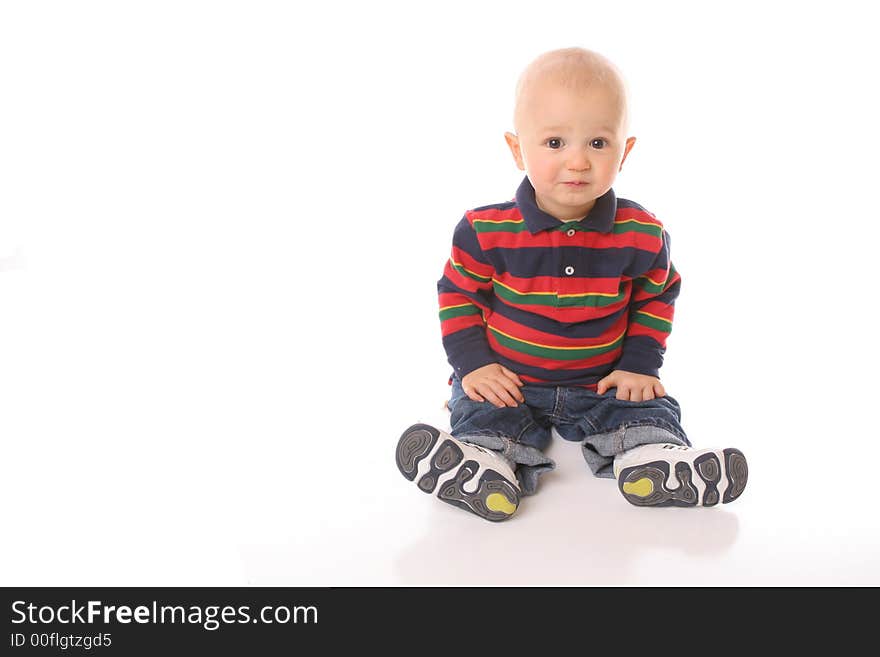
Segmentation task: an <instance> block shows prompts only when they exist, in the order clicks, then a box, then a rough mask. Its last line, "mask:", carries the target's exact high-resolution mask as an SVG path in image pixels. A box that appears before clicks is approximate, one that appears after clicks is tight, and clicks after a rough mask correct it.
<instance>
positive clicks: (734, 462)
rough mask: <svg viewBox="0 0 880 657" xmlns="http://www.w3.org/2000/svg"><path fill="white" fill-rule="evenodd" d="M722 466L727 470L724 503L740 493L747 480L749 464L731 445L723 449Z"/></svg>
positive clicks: (731, 500) (732, 499)
mask: <svg viewBox="0 0 880 657" xmlns="http://www.w3.org/2000/svg"><path fill="white" fill-rule="evenodd" d="M724 467H725V468H726V470H727V490H725V491H724V500H723V502H724V504H727V503H728V502H733V501H734V500H735V499H736V498H738V497H739V496H740V495H742V492H743V490H745V487H746V483H747V482H748V480H749V464H748V463H747V462H746V457H745V455H743V453H742V452H741V451H739V450H738V449H735V448H733V447H729V448H727V449H725V450H724Z"/></svg>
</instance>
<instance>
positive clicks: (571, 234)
mask: <svg viewBox="0 0 880 657" xmlns="http://www.w3.org/2000/svg"><path fill="white" fill-rule="evenodd" d="M574 233H575V230H574V228H569V229H568V231H567V232H566V233H565V234H566V235H568V236H569V237H574Z"/></svg>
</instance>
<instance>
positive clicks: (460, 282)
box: [443, 260, 492, 292]
mask: <svg viewBox="0 0 880 657" xmlns="http://www.w3.org/2000/svg"><path fill="white" fill-rule="evenodd" d="M443 274H444V275H445V276H446V278H448V279H449V280H450V281H452V282H453V283H455V284H456V285H457V286H458V287H460V288H461V289H462V290H467V291H468V292H479V291H481V290H488V289H489V288H491V287H492V283H491V281H490V282H488V283H480V282H479V281H475V280H474V279H473V278H471V277H469V276H465V275H463V274H459V273H458V271H457V270H456V269H455V268H454V267H453V266H452V263H450V262H449V261H448V260H447V261H446V267H445V268H444V269H443Z"/></svg>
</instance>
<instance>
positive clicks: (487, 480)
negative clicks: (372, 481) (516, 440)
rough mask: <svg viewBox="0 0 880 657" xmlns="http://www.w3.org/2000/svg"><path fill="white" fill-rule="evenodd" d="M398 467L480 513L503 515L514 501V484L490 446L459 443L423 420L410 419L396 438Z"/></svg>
mask: <svg viewBox="0 0 880 657" xmlns="http://www.w3.org/2000/svg"><path fill="white" fill-rule="evenodd" d="M397 467H398V468H399V469H400V472H401V473H402V474H403V476H404V477H406V478H407V479H409V480H410V481H415V482H416V486H418V487H419V490H421V491H423V492H425V493H433V492H434V491H435V490H436V491H437V497H438V498H440V499H441V500H443V501H444V502H447V503H449V504H454V505H455V506H458V507H461V508H462V509H467V510H468V511H470V512H471V513H475V514H477V515H478V516H480V517H481V518H485V519H486V520H492V521H493V522H499V521H501V520H507V519H508V518H510V517H511V516H512V515H513V512H514V511H516V508H517V506H518V505H519V494H520V490H519V485H518V484H517V482H516V475H514V473H513V470H511V469H510V466H509V465H508V464H507V462H506V461H505V460H504V459H503V458H501V457H500V456H499V455H498V454H496V453H495V452H493V451H491V450H488V449H484V448H482V447H478V446H477V445H471V444H469V443H463V442H461V441H460V440H456V439H455V438H453V437H452V436H450V435H449V434H447V433H445V432H443V431H439V430H438V429H435V428H434V427H432V426H429V425H427V424H414V425H412V426H411V427H410V428H409V429H407V430H406V431H404V432H403V435H402V436H401V437H400V440H399V441H398V442H397Z"/></svg>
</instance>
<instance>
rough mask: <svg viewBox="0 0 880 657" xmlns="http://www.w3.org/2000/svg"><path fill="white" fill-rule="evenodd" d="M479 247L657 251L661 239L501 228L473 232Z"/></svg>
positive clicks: (639, 235)
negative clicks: (571, 247) (574, 247)
mask: <svg viewBox="0 0 880 657" xmlns="http://www.w3.org/2000/svg"><path fill="white" fill-rule="evenodd" d="M477 239H478V240H479V242H480V247H481V248H482V249H483V250H484V251H488V250H489V249H495V248H505V249H524V248H529V247H539V246H543V247H552V248H557V247H560V246H576V247H579V248H587V249H622V248H625V247H633V248H636V249H640V250H642V251H650V252H651V253H659V252H660V249H661V248H662V246H663V240H662V239H660V238H659V237H655V236H654V235H648V234H646V233H638V232H635V231H632V232H627V233H621V234H620V235H615V234H614V233H596V232H584V231H578V232H577V233H575V234H574V235H573V236H572V237H569V236H568V234H567V233H564V232H561V231H558V230H548V231H543V232H540V233H538V234H537V235H532V234H531V233H530V232H528V231H523V232H521V233H507V232H503V231H498V232H485V233H477Z"/></svg>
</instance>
